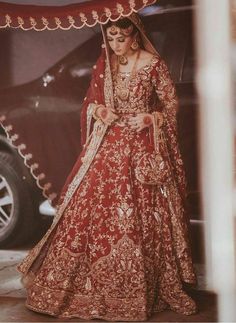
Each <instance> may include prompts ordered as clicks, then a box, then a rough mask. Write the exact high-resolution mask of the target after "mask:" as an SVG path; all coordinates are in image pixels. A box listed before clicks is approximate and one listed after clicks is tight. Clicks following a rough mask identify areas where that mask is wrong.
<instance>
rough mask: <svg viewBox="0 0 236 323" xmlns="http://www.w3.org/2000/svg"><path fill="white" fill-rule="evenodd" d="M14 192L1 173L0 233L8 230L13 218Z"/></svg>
mask: <svg viewBox="0 0 236 323" xmlns="http://www.w3.org/2000/svg"><path fill="white" fill-rule="evenodd" d="M13 211H14V204H13V192H12V189H11V187H10V185H9V184H8V182H7V180H6V178H5V177H3V176H2V175H0V235H2V234H3V233H4V232H5V231H6V230H7V227H8V226H9V224H10V223H11V221H12V218H13V213H14V212H13Z"/></svg>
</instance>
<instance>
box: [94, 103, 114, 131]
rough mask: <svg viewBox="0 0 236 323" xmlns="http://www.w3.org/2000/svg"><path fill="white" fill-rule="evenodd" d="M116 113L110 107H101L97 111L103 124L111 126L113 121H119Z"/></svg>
mask: <svg viewBox="0 0 236 323" xmlns="http://www.w3.org/2000/svg"><path fill="white" fill-rule="evenodd" d="M114 112H115V111H114V110H113V109H112V108H110V107H108V108H107V107H105V106H103V105H101V106H99V107H98V108H97V110H96V115H97V116H98V117H99V119H101V120H102V122H103V123H105V124H106V125H108V126H110V125H111V124H112V122H113V121H115V120H116V119H118V118H119V117H118V115H117V114H115V113H114Z"/></svg>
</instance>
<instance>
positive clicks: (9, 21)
mask: <svg viewBox="0 0 236 323" xmlns="http://www.w3.org/2000/svg"><path fill="white" fill-rule="evenodd" d="M142 1H143V5H140V7H139V8H138V9H135V6H136V2H135V0H129V1H128V3H129V7H130V10H129V12H128V13H126V14H124V13H123V12H124V10H125V9H124V7H123V5H122V4H120V3H119V2H117V4H116V9H117V11H118V13H119V15H118V16H117V17H116V18H111V16H112V11H111V9H110V8H107V7H106V8H104V13H105V17H107V19H105V21H104V13H103V14H100V16H98V13H97V11H95V10H93V11H92V17H91V16H90V17H87V16H86V14H85V13H83V12H80V13H79V17H77V16H71V15H69V16H67V17H66V18H67V23H66V26H63V25H62V24H63V22H62V21H61V19H60V18H59V17H54V21H53V23H55V27H50V26H49V25H50V24H53V23H52V22H49V21H48V19H47V18H46V17H43V16H42V17H41V19H40V18H38V20H36V18H34V17H29V18H27V19H25V18H23V17H20V16H18V17H17V18H16V20H17V22H18V25H17V26H14V21H13V17H11V16H10V14H6V15H5V24H4V25H0V28H21V29H22V30H25V31H27V30H32V29H33V30H35V31H44V30H56V29H62V30H69V29H71V28H75V29H81V28H83V27H84V26H87V27H94V26H95V25H96V24H97V23H99V24H102V25H104V24H106V23H107V21H108V20H111V21H117V20H119V19H120V18H121V17H128V16H130V15H131V14H132V13H133V12H135V13H137V12H138V11H139V10H141V9H143V8H144V7H146V6H148V5H152V4H154V3H155V2H156V1H157V0H142ZM78 18H80V22H81V24H80V25H78V24H76V19H77V20H78ZM92 19H93V22H91V23H89V22H88V20H90V21H91V20H92ZM14 20H15V19H14ZM26 23H27V24H29V25H30V26H29V27H25V26H24V25H25V24H26ZM41 24H43V27H37V25H41Z"/></svg>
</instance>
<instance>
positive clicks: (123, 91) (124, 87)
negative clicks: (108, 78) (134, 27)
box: [116, 50, 140, 101]
mask: <svg viewBox="0 0 236 323" xmlns="http://www.w3.org/2000/svg"><path fill="white" fill-rule="evenodd" d="M139 56H140V50H139V51H138V53H137V55H136V58H135V61H134V65H133V67H132V70H131V72H130V74H129V73H125V75H126V76H121V75H120V73H119V66H120V65H119V63H118V62H117V70H116V79H117V84H116V93H117V96H118V97H119V98H120V99H121V100H122V101H127V100H128V98H129V92H130V88H129V84H130V80H131V78H132V77H133V75H134V72H135V71H136V66H137V63H138V59H139ZM128 74H129V75H128Z"/></svg>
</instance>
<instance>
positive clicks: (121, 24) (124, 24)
mask: <svg viewBox="0 0 236 323" xmlns="http://www.w3.org/2000/svg"><path fill="white" fill-rule="evenodd" d="M131 25H133V31H132V33H131V36H134V35H135V34H136V33H138V35H139V30H138V28H137V27H136V26H135V25H134V24H133V23H132V21H131V20H130V19H129V18H121V19H119V20H117V21H110V20H109V21H108V22H107V23H106V24H105V25H104V27H105V30H107V28H109V27H111V26H116V27H118V28H121V29H126V28H128V27H129V26H131Z"/></svg>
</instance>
